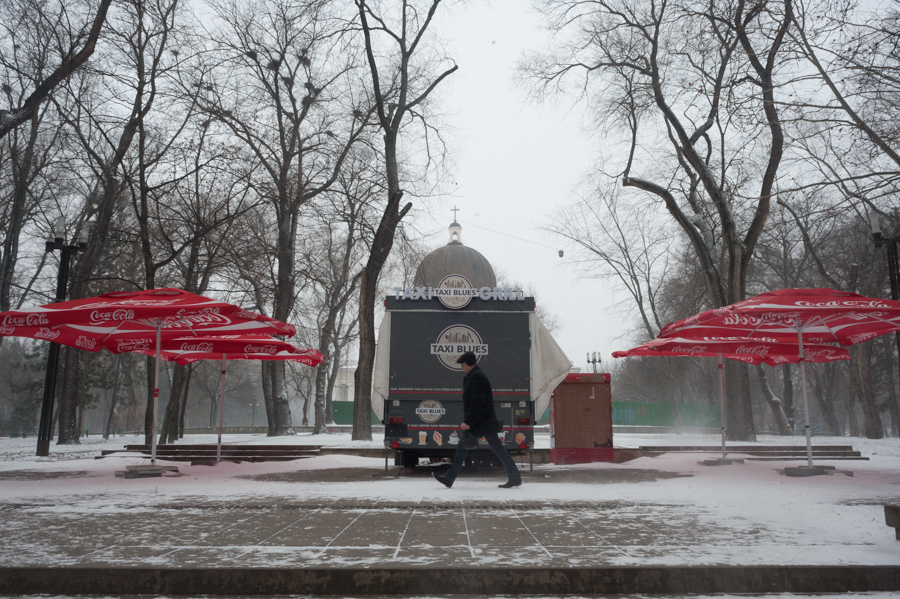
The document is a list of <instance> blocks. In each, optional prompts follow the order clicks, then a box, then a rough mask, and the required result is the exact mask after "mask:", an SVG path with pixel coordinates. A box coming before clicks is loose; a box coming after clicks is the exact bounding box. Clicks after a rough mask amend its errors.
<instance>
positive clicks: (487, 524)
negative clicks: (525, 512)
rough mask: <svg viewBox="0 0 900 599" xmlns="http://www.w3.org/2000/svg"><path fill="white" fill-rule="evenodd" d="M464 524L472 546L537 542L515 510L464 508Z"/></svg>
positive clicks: (516, 544)
mask: <svg viewBox="0 0 900 599" xmlns="http://www.w3.org/2000/svg"><path fill="white" fill-rule="evenodd" d="M465 525H466V528H467V529H468V531H469V540H470V543H471V545H472V546H482V545H508V546H512V547H519V546H525V545H536V544H537V543H536V542H535V540H534V538H533V537H532V536H531V534H530V533H529V532H528V529H527V528H525V526H524V525H523V524H522V521H521V520H519V518H518V517H516V514H515V512H513V511H510V510H480V511H476V510H466V514H465Z"/></svg>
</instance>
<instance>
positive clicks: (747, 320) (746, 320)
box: [722, 314, 763, 326]
mask: <svg viewBox="0 0 900 599" xmlns="http://www.w3.org/2000/svg"><path fill="white" fill-rule="evenodd" d="M722 324H741V325H748V326H758V325H761V324H763V321H762V320H760V319H759V318H754V317H753V316H741V315H738V314H732V315H730V316H726V317H725V318H724V319H723V320H722Z"/></svg>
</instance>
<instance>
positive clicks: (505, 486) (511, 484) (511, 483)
mask: <svg viewBox="0 0 900 599" xmlns="http://www.w3.org/2000/svg"><path fill="white" fill-rule="evenodd" d="M435 478H436V477H435ZM521 485H522V481H520V480H519V481H514V480H511V481H509V482H508V483H505V484H502V485H497V486H498V487H500V488H501V489H512V488H513V487H518V486H521Z"/></svg>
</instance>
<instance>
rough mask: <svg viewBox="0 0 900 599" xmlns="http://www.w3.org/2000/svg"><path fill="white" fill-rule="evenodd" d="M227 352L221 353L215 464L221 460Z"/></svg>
mask: <svg viewBox="0 0 900 599" xmlns="http://www.w3.org/2000/svg"><path fill="white" fill-rule="evenodd" d="M227 356H228V354H222V391H221V392H220V393H219V444H218V446H217V447H216V464H218V463H219V462H221V461H222V422H224V419H225V414H224V410H225V368H226V364H227V362H226V361H227V359H228V358H227Z"/></svg>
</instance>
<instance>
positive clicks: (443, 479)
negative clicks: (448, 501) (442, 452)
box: [431, 472, 453, 489]
mask: <svg viewBox="0 0 900 599" xmlns="http://www.w3.org/2000/svg"><path fill="white" fill-rule="evenodd" d="M431 476H433V477H434V480H436V481H438V482H439V483H441V484H442V485H444V486H445V487H447V488H448V489H449V488H450V487H452V486H453V483H452V482H450V481H449V480H447V477H446V476H444V475H443V474H438V473H437V472H432V473H431Z"/></svg>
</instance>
